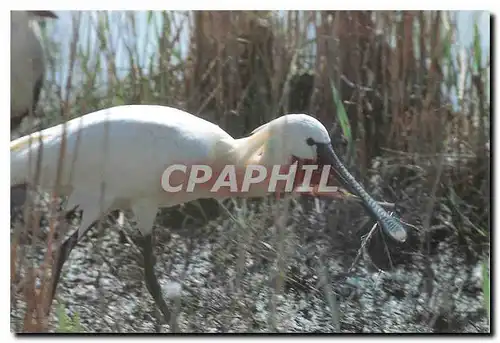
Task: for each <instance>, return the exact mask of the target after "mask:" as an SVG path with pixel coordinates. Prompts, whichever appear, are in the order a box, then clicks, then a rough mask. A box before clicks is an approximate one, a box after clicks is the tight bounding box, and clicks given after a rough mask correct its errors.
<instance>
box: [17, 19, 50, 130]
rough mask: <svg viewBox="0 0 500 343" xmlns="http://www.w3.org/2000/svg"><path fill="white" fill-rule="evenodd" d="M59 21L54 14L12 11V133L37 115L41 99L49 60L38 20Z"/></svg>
mask: <svg viewBox="0 0 500 343" xmlns="http://www.w3.org/2000/svg"><path fill="white" fill-rule="evenodd" d="M43 18H57V16H56V15H55V13H54V12H52V11H11V22H10V35H11V36H10V63H11V64H10V91H11V93H10V94H11V95H10V107H11V114H10V116H11V118H10V125H11V131H13V130H16V129H18V128H19V126H20V125H21V122H22V121H23V119H24V118H25V117H27V116H29V114H30V113H34V112H35V109H36V107H37V104H38V99H39V98H40V91H41V89H42V85H43V79H44V74H45V61H44V53H43V49H42V45H41V44H40V41H39V38H38V37H37V35H38V32H37V31H38V28H37V27H36V26H37V25H38V23H37V22H36V20H39V19H43Z"/></svg>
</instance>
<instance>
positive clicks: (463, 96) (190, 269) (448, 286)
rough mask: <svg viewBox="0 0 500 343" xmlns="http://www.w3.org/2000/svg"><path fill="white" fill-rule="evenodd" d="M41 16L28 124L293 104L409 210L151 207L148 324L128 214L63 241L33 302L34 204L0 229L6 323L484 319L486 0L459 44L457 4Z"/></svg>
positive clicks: (426, 328)
mask: <svg viewBox="0 0 500 343" xmlns="http://www.w3.org/2000/svg"><path fill="white" fill-rule="evenodd" d="M58 14H59V15H60V16H61V18H63V19H61V20H65V23H66V24H65V25H60V24H56V23H54V22H50V21H47V22H45V23H42V25H41V29H40V36H41V37H42V40H43V43H44V46H45V47H46V50H47V61H48V72H47V81H46V83H45V87H44V90H43V99H42V101H41V105H40V108H39V112H40V113H39V116H40V118H41V127H47V126H52V125H54V124H57V123H60V122H62V121H63V120H66V119H68V118H73V117H77V116H80V115H83V114H86V113H88V112H92V111H94V110H97V109H102V108H105V107H109V106H115V105H121V104H139V103H141V104H160V105H167V106H174V107H178V108H182V109H185V110H187V111H189V112H192V113H194V114H196V115H199V116H200V117H203V118H206V119H208V120H210V121H212V122H215V123H217V124H218V125H220V126H221V127H222V128H223V129H225V130H227V131H228V132H229V133H230V134H231V135H233V136H235V137H240V136H243V135H246V134H248V133H249V132H250V131H252V130H253V129H254V128H256V127H257V126H259V125H261V124H262V123H264V122H268V121H269V120H271V119H273V118H275V117H277V116H280V115H282V114H285V113H292V112H305V113H309V114H312V115H314V116H316V117H317V118H318V119H319V120H320V121H321V122H323V123H324V124H325V126H326V127H327V128H328V129H329V130H330V132H331V135H332V138H333V141H334V144H335V148H336V149H337V150H338V152H339V153H340V154H341V156H342V157H343V160H344V161H345V162H346V165H347V166H348V167H349V169H350V170H351V171H352V172H353V173H354V174H355V175H356V177H357V179H358V180H360V181H361V182H362V183H363V184H364V185H365V186H366V188H367V189H368V190H369V192H370V193H371V194H373V195H374V196H376V197H377V198H379V199H383V200H385V201H391V202H395V203H396V204H397V212H398V215H399V216H400V217H401V219H402V220H404V221H405V222H407V223H410V224H411V225H413V226H415V227H414V228H409V230H410V232H411V239H410V240H409V241H408V242H407V243H406V244H404V245H395V244H394V243H392V242H389V241H387V239H385V237H384V236H383V235H382V234H381V233H380V232H378V231H377V232H376V233H375V234H373V235H371V236H370V237H367V233H368V231H370V228H371V227H372V226H371V224H373V223H371V224H370V222H369V221H368V220H367V216H366V215H365V213H364V211H363V209H362V208H361V207H360V206H358V205H355V204H348V203H343V202H340V201H321V202H320V201H318V200H314V199H301V200H300V201H298V202H296V203H293V204H292V206H293V209H292V210H288V211H286V210H284V211H281V210H280V211H278V210H279V209H282V206H284V205H285V204H284V201H276V200H274V199H267V200H265V201H248V202H247V201H239V200H233V201H230V202H229V203H225V204H222V206H221V204H219V203H217V202H215V201H208V200H207V201H203V202H196V203H193V204H188V205H186V206H180V207H177V208H174V209H168V210H163V211H162V213H161V215H160V216H159V218H158V223H157V224H158V228H157V229H156V240H157V243H156V245H157V252H156V255H157V259H158V262H157V274H158V275H162V279H163V282H164V283H165V284H167V283H168V282H171V281H173V280H177V281H178V282H180V283H182V285H183V292H182V296H181V297H180V298H175V299H173V300H171V302H172V306H174V307H175V308H176V309H177V315H176V316H175V318H174V322H172V323H163V322H162V321H161V320H160V319H159V317H158V315H157V313H156V310H155V309H154V306H153V304H154V303H153V301H152V299H150V296H149V293H148V292H147V290H146V288H145V286H144V284H143V282H142V274H141V273H142V270H141V269H140V268H139V266H140V264H141V263H142V261H141V259H140V254H138V253H137V249H136V248H135V245H134V240H135V236H137V235H138V233H137V232H136V231H134V230H133V225H134V224H133V218H132V221H130V220H123V218H121V217H120V218H119V219H120V220H119V223H120V224H116V221H114V220H112V221H111V222H110V223H108V225H105V229H106V230H105V231H103V230H97V231H96V232H95V233H94V234H93V235H92V236H91V237H89V238H87V239H86V240H84V241H83V242H82V243H81V244H79V246H78V247H77V248H76V249H75V250H74V252H73V253H72V255H71V257H70V259H69V260H68V262H67V264H66V266H65V269H64V272H63V277H62V278H63V280H62V283H61V285H60V286H59V289H58V293H57V301H56V302H55V304H54V305H53V310H52V313H51V315H50V316H49V317H47V316H44V315H41V313H42V312H43V311H41V308H43V305H44V302H43V299H44V297H45V295H44V294H45V293H44V289H45V288H44V286H43V285H44V284H45V282H46V280H47V279H46V277H45V276H44V275H45V273H47V272H48V271H49V270H50V259H51V253H50V249H48V248H49V247H51V249H53V247H54V244H58V242H59V240H60V238H61V237H58V238H57V239H56V240H48V239H47V236H48V235H49V236H50V232H51V231H52V230H51V229H50V227H51V226H50V225H49V224H48V223H49V222H48V220H49V219H48V211H47V210H46V209H43V208H42V209H41V210H40V211H38V212H37V213H39V215H40V217H41V218H42V221H41V223H42V225H41V230H40V229H38V230H34V231H33V233H36V234H37V235H41V236H40V237H42V239H39V240H31V243H30V245H29V244H26V242H24V243H23V242H21V240H19V239H17V238H16V237H18V236H16V235H13V237H14V238H13V241H12V242H13V243H12V246H13V248H12V252H13V253H12V257H13V258H12V263H11V266H12V267H11V277H12V280H13V282H12V296H11V299H12V302H11V325H12V330H13V331H65V330H70V331H75V330H77V331H87V332H94V331H98V332H109V331H112V332H132V331H150V332H168V331H171V330H174V329H175V330H177V331H182V332H193V331H194V332H271V331H278V332H292V331H293V332H297V331H298V332H489V312H488V311H489V276H488V275H489V274H488V273H489V264H490V263H489V247H490V198H491V195H490V130H491V128H490V103H491V100H490V82H491V80H490V51H489V43H488V40H486V41H485V39H484V36H482V35H484V34H485V33H484V31H481V30H480V28H479V25H480V22H479V19H480V18H481V16H483V17H482V18H483V21H482V23H484V22H485V21H484V16H488V14H486V13H480V12H478V13H473V12H471V13H470V21H469V22H470V31H471V32H472V33H473V34H472V39H471V41H470V45H469V44H467V45H462V44H459V42H458V39H459V35H460V33H459V31H458V28H457V18H458V16H459V15H463V14H457V13H456V12H393V11H384V12H371V11H352V12H338V11H281V12H270V11H248V12H237V11H220V12H215V11H210V12H208V11H186V12H147V11H145V12H125V11H116V12H99V11H93V12H76V11H75V12H68V13H62V12H60V13H58ZM488 35H489V33H488ZM485 42H486V43H487V46H486V47H485V46H484V44H485ZM26 130H27V132H28V131H29V130H32V128H29V127H27V128H26ZM42 207H43V206H42ZM226 210H227V211H226ZM277 216H278V217H279V216H281V217H279V218H281V219H284V220H276V217H277ZM44 218H45V219H44ZM115 219H116V218H115ZM279 223H280V224H279ZM162 227H163V228H167V229H163V230H161V228H162ZM58 236H63V235H62V234H59V235H58ZM21 243H23V244H21ZM360 257H363V258H360ZM380 270H384V271H385V273H381V272H380ZM49 274H50V273H49ZM485 290H486V293H485ZM58 304H59V305H58ZM56 306H58V307H56ZM56 308H57V311H56ZM65 312H66V313H65ZM75 314H76V315H77V317H78V318H77V319H78V320H77V321H78V323H72V322H71V320H70V319H68V316H69V317H71V318H74V315H75ZM68 323H70V324H68ZM75 328H77V329H75Z"/></svg>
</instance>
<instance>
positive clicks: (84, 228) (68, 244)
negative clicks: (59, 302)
mask: <svg viewBox="0 0 500 343" xmlns="http://www.w3.org/2000/svg"><path fill="white" fill-rule="evenodd" d="M68 200H69V199H68ZM68 203H69V204H70V205H74V204H73V203H72V202H71V201H68ZM96 203H97V202H96ZM94 204H95V203H94ZM70 207H72V206H70ZM81 208H82V210H83V213H82V219H81V222H80V226H79V228H78V230H76V231H75V232H74V233H73V234H72V235H71V237H69V238H67V239H66V240H65V241H64V242H63V244H61V246H60V247H59V249H58V253H57V258H56V264H55V270H53V271H52V280H51V297H50V299H49V302H50V303H49V306H48V307H47V311H48V310H49V309H50V308H51V306H52V302H53V301H54V297H55V294H56V289H57V285H58V284H59V279H60V277H61V272H62V268H63V266H64V263H65V262H66V260H67V259H68V257H69V255H70V254H71V251H72V250H73V248H74V247H75V246H76V245H77V244H78V242H79V241H81V240H82V238H83V237H85V235H86V234H87V233H88V231H89V230H90V229H91V228H92V227H93V226H95V225H97V223H98V222H99V220H100V219H101V218H102V214H105V213H107V206H106V207H104V208H105V209H106V210H105V211H103V212H101V211H100V206H99V207H98V206H85V205H82V206H81ZM70 215H71V211H70V212H69V213H68V214H67V215H66V218H67V219H69V217H70ZM96 218H97V219H96ZM67 222H69V221H67Z"/></svg>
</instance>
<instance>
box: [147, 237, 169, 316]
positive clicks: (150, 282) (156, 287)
mask: <svg viewBox="0 0 500 343" xmlns="http://www.w3.org/2000/svg"><path fill="white" fill-rule="evenodd" d="M142 255H143V257H144V278H145V281H146V286H147V288H148V291H149V293H151V296H152V297H153V299H154V301H155V303H156V306H158V307H159V308H160V311H161V313H162V314H163V317H164V318H165V321H166V322H167V323H170V310H169V309H168V306H167V303H166V302H165V300H164V299H163V295H162V291H161V286H160V284H159V283H158V279H157V278H156V274H155V271H154V267H155V259H154V256H153V236H152V234H149V235H145V236H144V240H143V243H142Z"/></svg>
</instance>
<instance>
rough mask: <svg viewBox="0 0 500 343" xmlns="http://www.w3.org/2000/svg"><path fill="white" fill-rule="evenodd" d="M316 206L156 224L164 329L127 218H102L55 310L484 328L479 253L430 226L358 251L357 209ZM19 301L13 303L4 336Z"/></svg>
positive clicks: (104, 322)
mask: <svg viewBox="0 0 500 343" xmlns="http://www.w3.org/2000/svg"><path fill="white" fill-rule="evenodd" d="M318 204H319V206H317V205H316V204H315V203H313V204H312V205H311V206H309V208H306V207H307V206H303V207H300V206H299V207H296V208H295V209H293V210H291V211H290V213H291V214H290V215H288V216H287V218H286V220H282V221H281V222H282V223H283V224H284V225H283V226H279V227H278V228H276V227H275V226H274V222H275V220H274V219H275V217H274V215H275V214H276V213H277V210H276V208H269V207H268V206H264V207H261V208H259V209H253V210H247V211H245V210H244V209H245V207H240V210H239V211H234V210H233V211H232V213H233V214H234V213H239V214H238V215H237V217H238V218H240V221H239V222H235V221H234V220H233V219H231V218H230V217H228V216H227V215H221V216H220V217H219V218H218V219H216V220H212V221H210V223H209V224H208V225H201V226H198V225H196V224H190V225H186V226H185V227H184V228H182V229H179V228H167V227H165V226H162V221H161V220H160V221H158V222H159V223H160V224H159V226H157V227H156V229H155V249H156V251H155V255H156V257H157V265H156V273H157V275H158V276H159V278H160V283H161V284H162V286H163V287H164V288H165V293H166V296H168V297H169V300H168V302H169V304H170V306H171V308H172V311H174V313H175V323H174V322H172V323H168V324H167V323H163V321H162V320H161V318H160V316H159V314H158V312H157V311H156V310H155V306H154V302H153V300H152V297H151V296H150V294H149V293H148V290H147V288H146V286H145V284H144V282H143V271H142V268H141V264H142V257H141V254H140V250H139V248H138V247H137V246H136V244H135V243H134V239H136V237H137V235H138V232H137V230H135V229H134V227H135V224H134V223H133V221H129V220H125V221H124V222H123V223H122V224H123V225H119V224H117V223H116V222H112V223H108V225H105V230H104V231H101V232H97V233H96V232H93V233H92V234H91V235H90V236H89V237H87V238H85V239H84V240H83V241H82V242H81V243H80V244H78V246H77V247H76V248H75V249H74V250H73V252H72V254H71V256H70V258H69V260H68V261H67V263H66V265H65V268H64V271H63V275H62V280H61V283H60V285H59V287H58V291H57V298H56V301H55V302H54V303H55V304H54V305H53V308H54V309H55V308H56V306H58V304H63V305H64V306H65V308H66V312H67V313H68V314H69V315H73V314H75V313H78V315H79V316H80V322H81V325H82V328H83V330H84V331H85V332H101V333H104V332H121V333H131V332H149V333H154V332H171V330H176V331H177V332H184V333H222V332H223V333H226V332H229V333H245V332H253V333H265V332H281V333H287V332H298V333H299V332H302V333H313V332H325V333H333V332H343V333H397V332H400V333H443V332H448V333H450V332H452V333H466V332H467V333H486V332H489V325H488V319H487V315H486V311H485V309H484V303H483V293H482V276H481V262H482V257H481V254H480V253H477V252H476V253H471V252H470V249H469V248H468V247H467V246H464V244H463V243H462V242H460V240H459V239H457V236H456V235H454V234H453V232H452V231H451V230H447V229H446V228H444V229H443V228H442V227H441V229H436V230H435V231H436V232H437V231H440V232H441V234H439V235H437V236H436V237H438V238H436V239H434V240H433V241H432V244H431V245H430V246H422V241H421V240H419V239H418V237H422V233H421V232H420V233H414V234H412V239H410V240H409V241H408V243H407V244H405V245H397V244H394V243H393V242H391V241H390V240H387V239H384V237H383V235H381V234H380V232H378V231H376V233H375V235H373V238H372V239H371V240H370V241H369V242H368V243H367V244H366V245H365V249H361V253H360V248H361V246H362V242H363V237H364V235H366V234H367V233H368V231H370V229H371V228H372V225H373V223H372V222H371V221H370V220H369V218H368V217H367V216H366V214H365V212H364V210H363V208H362V207H361V206H359V205H355V204H345V203H339V202H331V203H330V204H329V205H328V206H326V203H323V202H321V203H318ZM339 218H343V219H342V220H340V219H339ZM348 218H351V219H348ZM405 219H406V220H408V221H411V220H412V219H413V223H414V224H416V225H417V226H418V224H419V223H418V220H417V219H415V218H405ZM410 230H411V229H410ZM416 237H417V238H416ZM384 241H385V242H386V244H385V245H384V244H383V242H384ZM280 242H281V243H282V244H280ZM381 242H382V243H381ZM384 247H386V248H388V251H389V254H387V253H385V252H384ZM386 250H387V249H386ZM363 251H364V253H362V252H363ZM389 255H390V256H391V260H390V262H392V267H391V265H390V262H389V259H388V258H387V256H389ZM380 268H383V269H384V270H385V271H381V270H380ZM280 271H281V272H280ZM178 285H182V286H181V287H182V290H181V291H180V293H177V292H176V290H177V289H176V286H178ZM176 295H179V297H177V296H176ZM22 308H23V303H22V301H18V302H17V308H14V309H11V327H12V331H17V330H19V323H20V322H21V321H22V315H23V312H22ZM54 312H55V311H53V315H52V324H51V331H54V330H55V327H56V326H57V318H56V316H55V314H54Z"/></svg>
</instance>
